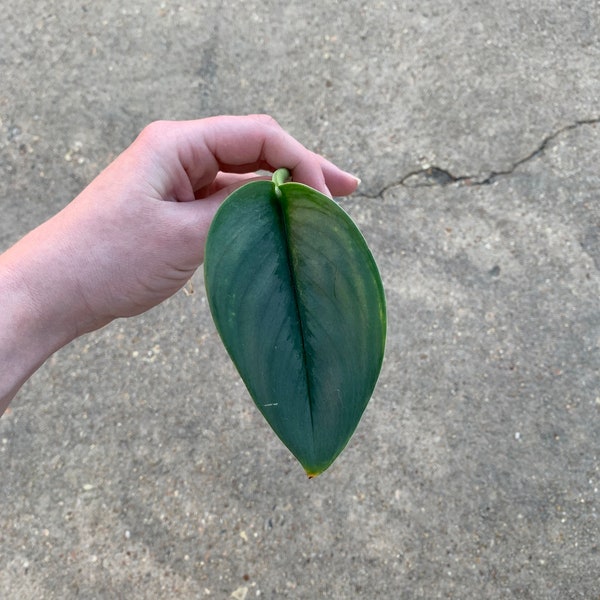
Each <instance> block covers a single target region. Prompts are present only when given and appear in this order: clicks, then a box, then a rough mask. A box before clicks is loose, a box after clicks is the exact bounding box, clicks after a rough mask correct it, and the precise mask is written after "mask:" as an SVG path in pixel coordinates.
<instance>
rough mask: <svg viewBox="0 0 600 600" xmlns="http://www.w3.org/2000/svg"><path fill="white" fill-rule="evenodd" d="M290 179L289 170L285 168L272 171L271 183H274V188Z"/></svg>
mask: <svg viewBox="0 0 600 600" xmlns="http://www.w3.org/2000/svg"><path fill="white" fill-rule="evenodd" d="M289 179H290V172H289V171H288V170H287V169H285V168H282V169H277V171H275V173H273V183H274V184H275V188H278V187H279V186H280V185H283V184H284V183H285V182H286V181H289Z"/></svg>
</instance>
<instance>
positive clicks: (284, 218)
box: [274, 188, 315, 457]
mask: <svg viewBox="0 0 600 600" xmlns="http://www.w3.org/2000/svg"><path fill="white" fill-rule="evenodd" d="M280 189H281V188H280ZM281 191H282V194H281V197H278V196H277V194H275V193H274V197H275V205H276V206H277V213H278V217H279V221H280V223H281V227H282V229H283V237H284V240H285V251H286V260H287V265H288V271H289V276H290V283H291V287H292V290H293V297H294V307H295V309H296V319H297V321H298V327H299V330H300V345H301V349H302V367H303V370H304V377H305V383H306V394H307V396H308V412H309V415H310V431H311V449H312V455H313V457H314V452H315V427H314V418H313V405H314V402H313V396H312V392H311V387H312V386H311V384H310V377H309V374H308V364H307V360H306V355H307V351H306V336H305V332H304V327H305V326H304V320H303V319H302V312H301V310H300V301H299V293H298V282H297V278H296V272H295V270H294V266H293V255H294V252H293V250H292V246H291V243H290V235H289V233H290V223H289V215H288V208H289V207H288V202H287V200H284V195H283V190H281ZM284 202H285V204H286V206H284V204H283V203H284Z"/></svg>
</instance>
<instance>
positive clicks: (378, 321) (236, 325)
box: [204, 169, 386, 477]
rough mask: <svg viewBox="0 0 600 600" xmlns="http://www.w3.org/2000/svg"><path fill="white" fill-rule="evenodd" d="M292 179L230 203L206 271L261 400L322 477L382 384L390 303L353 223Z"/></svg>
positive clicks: (283, 176) (228, 344) (218, 314)
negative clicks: (381, 373) (387, 310)
mask: <svg viewBox="0 0 600 600" xmlns="http://www.w3.org/2000/svg"><path fill="white" fill-rule="evenodd" d="M289 176H290V174H289V172H288V171H287V170H286V169H279V170H278V171H276V172H275V173H274V174H273V177H272V180H271V181H266V180H261V181H253V182H251V183H247V184H246V185H244V186H242V187H241V188H239V189H238V190H236V191H235V192H233V193H232V194H231V195H230V196H229V197H228V198H227V199H226V200H225V202H223V204H222V205H221V207H220V208H219V210H218V211H217V214H216V215H215V217H214V219H213V222H212V224H211V227H210V230H209V233H208V237H207V241H206V249H205V259H204V275H205V286H206V292H207V297H208V302H209V306H210V310H211V314H212V316H213V320H214V322H215V325H216V328H217V330H218V332H219V334H220V336H221V339H222V341H223V343H224V345H225V348H226V349H227V352H228V353H229V355H230V357H231V359H232V360H233V362H234V364H235V366H236V368H237V370H238V372H239V374H240V376H241V377H242V379H243V381H244V383H245V385H246V387H247V388H248V391H249V392H250V395H251V396H252V398H253V400H254V402H255V404H256V406H257V407H258V409H259V410H260V412H261V413H262V414H263V416H264V417H265V419H266V420H267V422H268V423H269V425H270V426H271V427H272V428H273V430H274V431H275V433H276V434H277V435H278V436H279V438H280V439H281V441H282V442H283V443H284V444H285V445H286V446H287V447H288V448H289V450H290V451H291V452H292V453H293V454H294V456H295V457H296V458H297V459H298V461H299V462H300V463H301V465H302V466H303V467H304V469H305V471H306V473H307V474H308V476H309V477H314V476H315V475H318V474H320V473H322V472H323V471H324V470H325V469H327V468H328V467H329V466H330V465H331V464H332V463H333V461H334V460H335V459H336V457H337V456H338V455H339V454H340V452H341V451H342V450H343V449H344V447H345V446H346V444H347V443H348V440H349V439H350V437H351V436H352V434H353V433H354V431H355V429H356V427H357V425H358V422H359V421H360V418H361V416H362V414H363V412H364V410H365V408H366V406H367V403H368V402H369V399H370V398H371V395H372V393H373V390H374V388H375V384H376V382H377V378H378V376H379V372H380V369H381V364H382V361H383V354H384V347H385V336H386V309H385V296H384V291H383V286H382V283H381V278H380V275H379V272H378V269H377V265H376V264H375V260H374V259H373V256H372V254H371V252H370V250H369V248H368V246H367V243H366V242H365V240H364V238H363V236H362V235H361V233H360V231H359V230H358V228H357V227H356V225H355V224H354V222H353V221H352V219H351V218H350V217H349V216H348V214H347V213H346V212H345V211H344V210H343V209H342V208H341V207H340V206H339V205H338V204H337V203H336V202H335V201H333V200H331V199H330V198H328V197H327V196H325V195H323V194H321V193H320V192H318V191H316V190H314V189H312V188H310V187H308V186H306V185H303V184H300V183H296V182H293V181H290V180H289Z"/></svg>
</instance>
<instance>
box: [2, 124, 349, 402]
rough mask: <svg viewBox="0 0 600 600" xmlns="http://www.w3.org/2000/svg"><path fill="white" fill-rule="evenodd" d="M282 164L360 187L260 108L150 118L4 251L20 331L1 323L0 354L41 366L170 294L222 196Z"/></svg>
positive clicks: (311, 180) (191, 262)
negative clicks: (65, 201)
mask: <svg viewBox="0 0 600 600" xmlns="http://www.w3.org/2000/svg"><path fill="white" fill-rule="evenodd" d="M279 167H286V168H288V169H289V170H290V171H291V172H292V175H293V179H294V180H295V181H298V182H301V183H305V184H307V185H310V186H311V187H313V188H316V189H317V190H319V191H321V192H323V193H325V194H327V195H336V196H342V195H346V194H350V193H351V192H353V191H354V190H355V189H356V186H357V184H358V181H357V180H356V178H354V177H353V176H352V175H349V174H348V173H345V172H344V171H341V170H340V169H338V168H337V167H336V166H334V165H333V164H331V163H330V162H328V161H327V160H325V159H324V158H322V157H320V156H318V155H316V154H314V153H313V152H310V151H309V150H307V149H306V148H304V147H303V146H302V145H301V144H300V143H299V142H297V141H296V140H295V139H293V138H292V137H291V136H290V135H288V134H287V133H286V132H285V131H284V130H283V129H282V128H281V127H280V126H279V125H278V124H277V123H276V122H275V121H274V120H273V119H271V118H270V117H267V116H264V115H254V116H247V117H213V118H209V119H203V120H199V121H188V122H157V123H153V124H151V125H149V126H148V127H147V128H146V129H145V130H144V131H143V132H142V133H141V134H140V136H139V137H138V138H137V139H136V140H135V142H134V143H133V144H132V145H131V146H130V147H129V148H128V149H127V150H125V151H124V152H123V153H122V154H121V155H120V156H119V157H118V158H117V159H116V160H115V161H114V162H113V163H112V164H110V165H109V166H108V167H107V168H106V169H105V170H104V171H103V172H102V173H101V174H100V175H99V176H98V177H97V178H96V179H95V180H94V181H93V182H92V183H91V184H90V185H89V186H88V187H87V188H86V189H85V190H84V191H83V192H81V194H80V195H79V196H78V197H77V198H75V200H73V201H72V202H71V203H70V204H69V205H67V206H66V207H65V208H64V209H63V210H62V211H61V212H60V213H58V214H57V215H56V216H54V217H53V218H52V219H50V220H49V221H47V222H46V223H44V224H42V225H41V226H40V227H38V228H37V229H35V230H34V231H32V232H31V233H29V234H28V235H27V236H25V237H24V238H23V239H22V240H21V241H20V242H18V243H17V244H15V246H13V247H12V248H10V249H9V250H8V251H7V252H5V253H4V254H3V255H2V256H0V285H1V286H2V288H3V289H4V290H8V293H6V294H4V301H2V300H1V299H0V314H1V313H4V321H5V322H6V323H7V327H9V326H10V327H13V328H17V327H18V329H19V332H18V333H19V336H18V339H19V342H18V344H19V352H18V353H17V354H15V353H14V348H11V347H10V339H7V338H10V334H9V333H8V331H9V330H8V329H6V328H5V329H4V331H5V335H4V339H2V336H0V359H2V351H3V349H4V351H5V353H6V351H7V348H8V353H9V354H10V352H12V353H13V354H12V355H10V360H11V363H10V364H12V365H14V363H15V362H16V363H19V362H21V363H22V362H28V363H32V362H35V363H36V365H35V366H36V367H37V366H39V364H41V362H43V360H45V358H47V356H49V355H50V354H51V353H52V352H54V351H55V350H56V349H58V348H59V347H61V346H63V345H65V344H66V343H68V342H69V341H71V340H72V339H74V338H75V337H77V336H78V335H81V334H82V333H85V332H88V331H92V330H94V329H98V328H100V327H102V326H104V325H106V324H107V323H109V322H110V321H111V320H113V319H115V318H117V317H129V316H133V315H137V314H139V313H142V312H144V311H146V310H148V309H149V308H151V307H153V306H155V305H157V304H158V303H160V302H162V301H163V300H165V299H166V298H168V297H169V296H171V295H172V294H174V293H175V292H176V291H177V290H179V289H180V288H181V287H182V286H183V285H184V284H185V283H186V282H187V281H188V280H189V278H190V277H191V276H192V274H193V273H194V271H195V270H196V269H197V268H198V266H199V265H200V264H201V262H202V260H203V254H204V244H205V240H206V235H207V232H208V228H209V225H210V223H211V220H212V218H213V215H214V214H215V212H216V210H217V208H218V206H219V204H220V203H221V202H222V201H223V200H224V199H225V198H226V197H227V196H228V195H229V194H230V193H231V192H232V191H233V190H234V189H235V188H236V187H238V186H240V185H241V184H242V183H244V182H246V181H248V180H249V179H251V178H253V177H256V175H255V173H254V172H255V171H256V170H269V171H273V170H275V169H277V168H279ZM3 325H4V322H3V319H2V318H1V317H0V326H3ZM2 346H4V348H3V347H2ZM19 353H20V354H22V355H23V356H21V357H20V358H19V356H18V355H19ZM9 354H6V355H7V356H8V355H9ZM7 360H8V359H7ZM28 371H29V372H32V368H31V367H30V368H29V369H28ZM21 379H23V378H21ZM0 392H1V390H0ZM1 409H2V407H1V406H0V412H1Z"/></svg>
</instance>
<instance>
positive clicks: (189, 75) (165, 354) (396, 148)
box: [0, 0, 600, 600]
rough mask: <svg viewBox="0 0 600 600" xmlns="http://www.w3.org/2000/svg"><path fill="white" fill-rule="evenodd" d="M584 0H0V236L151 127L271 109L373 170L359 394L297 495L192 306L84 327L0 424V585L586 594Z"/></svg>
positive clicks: (597, 328)
mask: <svg viewBox="0 0 600 600" xmlns="http://www.w3.org/2000/svg"><path fill="white" fill-rule="evenodd" d="M599 32H600V4H599V3H598V2H592V1H590V0H575V1H574V2H570V3H566V2H559V1H558V0H549V1H545V2H542V1H541V0H531V2H522V1H516V0H509V1H508V2H504V3H492V2H483V1H477V0H470V1H468V0H458V1H456V0H455V1H452V2H450V1H448V0H443V1H442V2H439V1H433V0H420V1H418V2H417V1H415V0H405V1H403V2H389V1H388V2H378V1H375V0H373V1H371V2H362V1H358V0H348V1H346V2H333V1H330V2H312V1H309V2H306V1H299V0H292V1H290V2H285V3H283V2H281V3H279V2H274V1H272V0H263V1H262V2H258V1H257V0H250V1H247V2H239V1H235V2H229V3H224V2H218V1H217V0H200V1H196V2H194V3H191V2H190V3H186V2H180V3H174V2H169V1H164V2H159V1H158V0H157V1H156V2H150V1H149V0H131V1H129V2H127V3H122V2H116V1H115V0H107V1H104V2H91V1H87V2H81V1H78V2H70V3H63V2H57V1H56V0H52V1H48V0H35V1H34V0H23V1H22V2H19V3H10V4H8V3H6V2H5V3H4V6H3V8H2V10H1V11H0V36H1V37H0V44H1V47H2V51H1V53H0V74H1V77H0V80H1V81H2V87H1V89H0V119H1V121H0V173H1V178H0V186H1V187H0V192H1V193H0V203H1V207H2V212H1V217H0V247H2V248H6V247H7V246H8V245H10V244H11V243H12V242H14V241H15V240H17V239H18V238H19V236H21V235H22V234H24V233H25V232H26V231H27V230H29V229H30V228H31V227H33V226H35V225H36V224H37V223H39V222H40V221H42V220H44V219H45V218H47V217H48V216H50V215H51V214H53V213H54V212H55V211H57V210H58V209H59V208H60V207H62V206H63V205H64V204H65V203H66V202H68V201H69V199H70V198H72V197H73V196H74V195H75V194H76V193H77V192H78V191H79V190H80V189H81V188H82V187H83V186H84V185H85V184H86V183H87V182H88V181H89V180H90V179H91V178H93V177H94V176H95V175H96V174H97V173H98V172H99V170H100V169H101V168H102V167H103V166H104V165H106V164H107V163H108V162H109V161H110V160H111V159H112V158H113V157H114V156H115V155H116V154H117V153H118V152H119V151H120V150H121V149H122V148H124V147H125V146H127V145H128V144H129V142H130V141H131V140H132V139H133V138H134V136H135V135H136V133H137V132H139V130H140V129H141V128H142V127H143V126H144V125H145V124H146V123H148V122H149V121H151V120H154V119H157V118H177V119H180V118H195V117H202V116H207V115H212V114H220V113H238V114H239V113H248V112H268V113H270V114H272V115H273V116H275V117H276V118H277V119H278V120H279V121H280V122H281V123H282V124H283V125H284V126H285V127H286V128H287V129H288V130H290V131H291V132H292V133H293V134H295V135H296V136H297V137H298V138H299V139H301V140H302V141H303V142H304V143H305V144H307V145H308V146H310V147H311V148H313V149H315V150H318V151H320V152H322V153H324V154H326V155H327V156H328V157H330V158H331V159H333V160H335V161H336V162H338V163H339V164H340V165H341V166H343V167H345V168H348V169H350V170H352V171H354V172H355V173H356V174H358V175H359V176H360V177H361V178H362V179H363V184H362V187H361V190H360V192H359V193H358V194H356V195H355V196H354V197H352V198H351V199H348V200H346V201H344V203H343V205H344V206H345V207H346V208H347V210H348V211H349V212H350V213H351V215H352V216H353V217H354V218H355V219H356V221H357V222H358V223H359V225H360V226H361V228H362V229H363V231H364V233H365V236H366V237H367V239H368V241H369V243H370V244H371V246H372V248H373V251H374V254H375V256H376V258H377V260H378V262H379V265H380V268H381V271H382V275H383V278H384V283H385V287H386V290H387V297H388V303H389V342H388V349H387V356H386V361H385V364H384V368H383V372H382V376H381V379H380V382H379V384H378V387H377V389H376V392H375V395H374V397H373V400H372V402H371V404H370V405H369V408H368V409H367V411H366V413H365V416H364V419H363V421H362V422H361V424H360V426H359V429H358V431H357V434H356V436H355V437H354V438H353V440H352V441H351V443H350V445H349V447H348V448H347V450H346V451H345V452H344V453H343V454H342V455H341V456H340V458H339V459H338V460H337V462H336V463H335V464H334V466H333V467H332V468H331V469H330V470H329V471H328V472H326V473H325V474H324V475H323V476H321V477H319V478H317V479H316V480H313V481H308V480H307V479H306V478H305V477H304V475H303V472H302V470H301V468H300V467H299V466H298V465H297V464H295V463H294V460H293V459H292V458H291V457H290V456H289V454H288V452H287V451H286V450H285V449H284V448H283V447H282V445H281V444H280V443H279V442H278V441H277V440H276V439H275V437H274V435H272V434H271V432H270V430H269V429H268V426H267V425H266V424H265V423H264V422H263V420H262V417H260V415H259V414H258V412H257V411H256V410H255V409H254V406H253V404H252V402H251V401H250V399H249V397H248V395H247V393H246V392H245V390H244V388H243V385H242V384H241V383H240V381H239V379H238V377H237V376H236V374H235V372H234V369H233V367H232V365H231V363H230V362H229V360H228V359H227V357H226V355H225V352H224V350H223V348H222V346H221V343H220V341H219V339H218V337H217V335H216V334H215V329H214V327H213V325H212V322H211V319H210V316H209V313H208V309H207V306H206V301H205V298H204V294H203V284H202V278H201V276H200V275H198V276H197V277H196V278H195V281H194V283H195V289H196V293H195V294H194V295H192V296H187V295H185V294H184V293H180V294H178V295H177V296H175V297H174V298H173V299H171V300H170V301H169V302H167V303H165V304H164V305H163V306H161V307H159V308H157V309H156V310H153V311H151V312H150V313H148V314H146V315H144V316H141V317H139V318H136V319H132V320H129V321H121V322H116V323H113V324H111V325H110V326H109V327H107V328H106V329H104V330H102V331H100V332H97V333H95V334H92V335H89V336H87V337H85V338H82V339H80V340H78V341H77V342H76V343H74V344H72V345H71V346H69V347H68V348H65V349H63V350H62V351H60V352H59V353H58V354H56V355H55V356H54V357H53V358H52V359H51V360H50V361H48V363H47V364H46V365H45V366H44V367H43V368H42V369H41V370H40V371H39V372H38V373H37V374H36V375H35V376H34V377H33V378H32V379H31V381H30V382H28V384H27V385H26V386H25V387H24V388H23V390H22V391H21V393H20V394H19V396H18V397H17V398H16V399H15V401H14V402H13V404H12V407H11V409H10V411H9V413H8V414H6V415H4V416H3V417H2V418H1V419H0V506H1V507H2V515H1V517H0V597H2V598H6V599H18V600H28V599H39V598H49V599H53V598H57V599H69V598H127V599H130V598H236V599H237V600H250V599H251V598H298V599H315V598H335V599H338V598H343V599H346V598H364V599H371V598H394V599H398V598H400V599H412V598H424V599H432V598H456V599H471V598H473V599H482V598H484V599H501V598H523V599H529V598H530V599H556V600H565V599H575V598H584V599H588V600H597V599H598V598H600V582H599V575H598V574H599V573H600V514H599V513H600V491H599V490H600V375H599V372H600V306H599V302H598V298H599V294H600V198H599V196H600V174H599V173H600V170H599V168H598V164H599V163H600V107H599V100H600V38H599Z"/></svg>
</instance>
